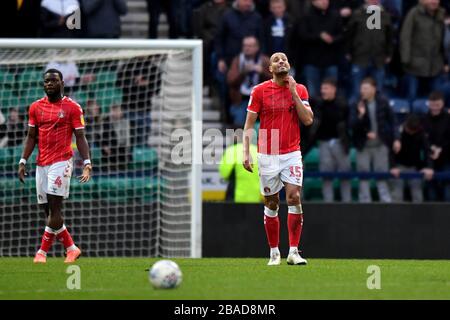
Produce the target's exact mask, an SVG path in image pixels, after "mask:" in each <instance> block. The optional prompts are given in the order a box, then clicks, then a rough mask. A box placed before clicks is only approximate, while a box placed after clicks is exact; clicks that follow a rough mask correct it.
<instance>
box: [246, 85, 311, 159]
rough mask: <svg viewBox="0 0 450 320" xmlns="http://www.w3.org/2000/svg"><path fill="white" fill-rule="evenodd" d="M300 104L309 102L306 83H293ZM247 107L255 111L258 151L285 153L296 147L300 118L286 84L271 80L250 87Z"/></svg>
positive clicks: (297, 147) (297, 144) (297, 146)
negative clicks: (304, 84) (257, 118)
mask: <svg viewBox="0 0 450 320" xmlns="http://www.w3.org/2000/svg"><path fill="white" fill-rule="evenodd" d="M297 92H298V95H299V97H300V99H301V100H302V102H303V104H305V105H308V106H309V102H308V99H309V96H308V91H307V90H306V87H305V86H303V85H301V84H297ZM247 111H249V112H254V113H258V114H259V119H260V126H259V132H258V152H259V153H263V154H285V153H289V152H293V151H298V150H300V121H299V118H298V115H297V111H296V109H295V102H294V99H293V98H292V94H291V92H290V91H289V87H288V86H287V85H286V86H279V85H278V84H276V83H275V82H274V81H273V80H268V81H265V82H263V83H261V84H259V85H257V86H255V87H254V88H253V91H252V93H251V96H250V101H249V104H248V108H247Z"/></svg>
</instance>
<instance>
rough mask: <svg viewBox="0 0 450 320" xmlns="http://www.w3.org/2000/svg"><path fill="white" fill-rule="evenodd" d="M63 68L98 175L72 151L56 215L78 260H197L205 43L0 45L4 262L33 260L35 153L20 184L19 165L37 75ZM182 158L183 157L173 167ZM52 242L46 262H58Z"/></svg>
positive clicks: (40, 215) (37, 93)
mask: <svg viewBox="0 0 450 320" xmlns="http://www.w3.org/2000/svg"><path fill="white" fill-rule="evenodd" d="M49 68H56V69H59V70H60V71H61V72H62V74H63V77H64V82H65V89H64V93H65V95H66V96H69V97H71V98H72V99H73V100H75V101H76V102H78V103H79V104H80V105H81V107H82V109H83V111H84V115H85V121H86V129H85V132H86V137H87V140H88V143H89V145H90V151H91V159H92V162H93V167H94V171H93V179H91V181H90V182H88V183H87V184H81V183H79V182H78V179H77V176H79V175H80V174H81V171H82V159H81V157H80V155H79V153H78V151H77V149H76V143H75V140H73V143H72V147H73V150H74V158H73V160H74V172H73V174H72V179H71V185H70V196H69V199H67V200H65V201H64V205H63V215H64V218H65V224H66V225H67V227H68V228H69V231H70V232H71V234H72V236H73V238H74V240H75V242H76V244H77V245H79V246H80V247H81V249H82V251H83V254H84V255H85V256H91V257H96V256H162V257H200V256H201V190H200V184H201V181H200V179H201V177H200V175H201V159H199V158H198V157H199V156H200V157H201V141H202V139H201V130H202V122H201V118H202V117H201V105H202V100H201V99H202V77H201V75H202V66H201V42H200V41H197V40H178V41H177V40H153V41H149V40H113V41H111V40H72V41H62V40H31V39H25V40H18V39H4V40H0V111H1V112H0V256H32V255H34V254H35V252H36V251H37V249H38V248H39V245H40V240H41V235H42V232H43V228H44V226H45V221H46V219H45V215H44V212H43V210H42V209H40V208H39V207H38V205H37V199H36V186H35V172H36V156H37V153H38V150H37V146H36V147H35V150H34V152H33V154H32V156H31V157H30V158H29V159H28V163H27V170H28V176H27V177H26V183H25V184H24V185H23V184H21V183H20V182H19V180H18V178H17V173H16V172H17V168H18V162H19V159H20V157H21V153H22V150H23V142H24V140H25V137H26V133H27V130H28V125H27V121H28V108H29V106H30V104H31V103H32V102H33V101H35V100H37V99H40V98H42V97H44V96H45V93H44V91H43V72H44V71H45V70H47V69H49ZM180 158H181V161H180ZM63 251H64V250H62V245H60V244H56V243H55V244H54V246H53V248H52V249H51V251H50V252H49V255H50V256H52V255H53V256H60V255H62V254H63Z"/></svg>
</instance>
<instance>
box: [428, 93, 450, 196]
mask: <svg viewBox="0 0 450 320" xmlns="http://www.w3.org/2000/svg"><path fill="white" fill-rule="evenodd" d="M424 128H425V132H426V133H427V135H428V139H429V141H430V146H431V147H430V148H431V160H432V161H433V169H434V170H435V171H450V114H449V113H448V112H447V111H446V110H445V109H444V96H443V94H442V93H440V92H438V91H436V92H432V93H431V94H430V96H429V98H428V113H427V115H426V116H425V119H424ZM426 189H427V198H428V200H430V201H443V200H445V201H450V184H449V182H448V181H437V180H433V181H430V182H429V183H428V184H427V188H426Z"/></svg>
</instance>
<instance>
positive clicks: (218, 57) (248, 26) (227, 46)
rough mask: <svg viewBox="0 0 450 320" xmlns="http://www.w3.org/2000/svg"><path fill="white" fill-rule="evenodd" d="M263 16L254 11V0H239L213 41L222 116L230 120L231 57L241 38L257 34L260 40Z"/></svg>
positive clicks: (220, 26)
mask: <svg viewBox="0 0 450 320" xmlns="http://www.w3.org/2000/svg"><path fill="white" fill-rule="evenodd" d="M262 22H263V21H262V18H261V15H260V14H259V13H258V12H257V11H256V10H255V5H254V3H253V0H236V1H234V2H233V5H232V7H231V8H230V9H228V10H227V11H226V12H225V13H224V14H223V16H222V20H221V22H220V25H219V31H218V34H217V37H216V39H215V42H214V48H215V51H214V54H213V57H212V63H213V65H214V68H215V71H214V79H215V81H216V83H217V88H218V91H219V98H220V101H221V104H222V110H223V111H224V114H223V118H224V119H225V121H226V122H231V116H230V114H229V113H228V110H229V105H230V99H229V94H228V87H227V72H228V69H229V67H230V65H231V60H232V59H233V58H234V57H235V56H236V55H238V54H239V53H240V51H241V46H242V39H243V38H244V37H245V36H255V37H256V38H257V39H258V41H260V43H261V40H262V37H263V24H262Z"/></svg>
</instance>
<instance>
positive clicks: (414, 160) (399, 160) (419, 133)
mask: <svg viewBox="0 0 450 320" xmlns="http://www.w3.org/2000/svg"><path fill="white" fill-rule="evenodd" d="M396 143H397V144H398V146H399V147H398V148H396V149H395V150H394V152H393V157H392V162H391V174H392V175H393V176H394V177H395V178H396V179H395V180H393V181H392V200H393V201H394V202H403V201H404V193H403V191H404V190H403V189H404V180H403V179H402V178H400V173H403V172H407V173H417V172H422V173H423V174H424V177H425V179H426V180H430V179H432V177H433V173H434V171H433V169H432V161H431V158H430V152H429V151H430V145H429V142H428V137H427V135H426V134H425V131H424V130H423V126H422V123H421V119H420V117H419V116H418V115H416V114H413V113H412V114H410V115H408V117H407V118H406V120H405V122H404V123H403V126H402V129H401V135H400V139H399V140H396ZM407 183H408V186H409V188H410V193H411V200H412V202H415V203H419V202H423V190H422V179H421V178H418V179H408V180H407Z"/></svg>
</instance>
